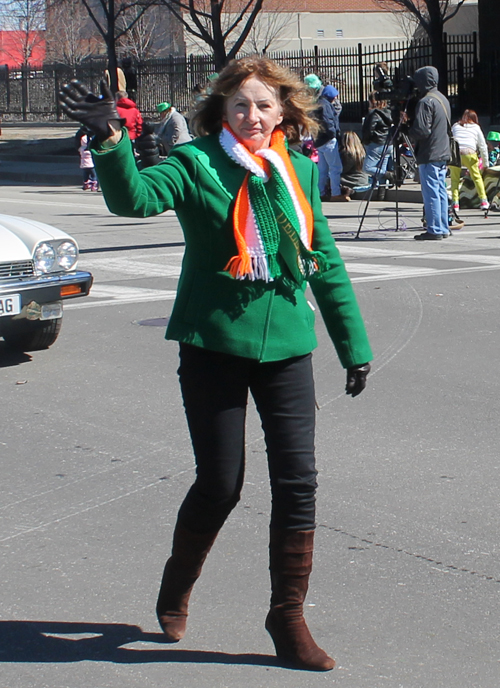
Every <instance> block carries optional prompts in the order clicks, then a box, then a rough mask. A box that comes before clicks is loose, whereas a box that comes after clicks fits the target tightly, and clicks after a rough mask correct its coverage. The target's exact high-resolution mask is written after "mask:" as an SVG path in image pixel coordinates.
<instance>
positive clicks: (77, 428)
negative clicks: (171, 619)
mask: <svg viewBox="0 0 500 688" xmlns="http://www.w3.org/2000/svg"><path fill="white" fill-rule="evenodd" d="M325 210H326V213H327V215H328V217H329V220H330V224H331V229H332V232H333V233H334V236H335V237H336V238H337V240H338V245H339V248H340V251H341V253H342V254H343V256H344V258H345V260H346V262H347V266H348V269H349V272H350V274H351V276H352V278H353V280H354V282H355V289H356V292H357V295H358V298H359V301H360V305H361V308H362V311H363V313H364V315H365V318H366V323H367V327H368V330H369V333H370V336H371V340H372V344H373V348H374V351H375V361H374V364H373V374H372V375H371V377H370V384H369V388H368V389H367V390H366V391H365V392H364V393H363V394H362V395H361V396H360V397H358V398H357V399H351V398H347V397H345V395H344V394H343V386H344V373H343V371H342V370H341V369H340V366H339V364H338V361H337V359H336V355H335V353H334V350H333V347H332V345H331V343H330V342H329V340H328V338H327V335H326V332H325V329H324V327H323V325H322V324H321V322H319V321H318V328H317V329H318V334H319V340H320V345H319V347H318V349H317V351H316V352H315V356H314V361H315V370H316V380H317V401H318V404H319V407H320V410H319V411H318V436H317V457H318V468H319V471H320V475H319V484H320V490H319V496H318V532H317V552H316V558H315V570H314V573H313V576H312V579H311V589H310V593H309V596H308V599H307V604H308V606H307V607H306V614H307V619H308V622H309V625H310V627H311V630H312V631H313V633H314V635H315V638H316V639H317V641H318V642H319V643H320V644H321V645H322V646H323V647H324V648H325V649H326V650H327V651H329V652H330V653H331V654H332V655H333V656H334V657H335V658H336V660H337V662H338V667H337V668H336V669H334V671H333V672H330V673H328V674H312V673H307V672H301V671H293V670H290V669H285V668H282V667H280V666H279V665H278V664H277V662H276V660H275V658H274V656H273V648H272V643H271V641H270V639H269V637H268V636H267V634H266V632H265V631H264V628H263V622H264V618H265V614H266V609H267V604H268V598H269V584H268V572H267V527H268V514H269V490H268V486H267V483H268V481H267V475H266V464H265V452H264V445H263V440H262V433H261V430H260V427H259V422H258V418H257V416H256V414H255V411H254V410H253V409H251V410H250V413H249V419H248V447H247V456H248V466H247V474H246V482H245V487H244V492H243V498H242V500H241V503H240V504H239V505H238V507H237V508H236V509H235V511H234V512H233V514H232V515H231V517H230V519H229V521H228V523H227V524H226V526H225V527H224V529H223V531H222V533H221V535H220V537H219V539H218V540H217V542H216V545H215V547H214V549H213V551H212V553H211V554H210V556H209V558H208V560H207V563H206V566H205V570H204V572H203V576H202V578H201V579H200V581H199V582H198V584H197V586H196V588H195V592H194V594H193V598H192V604H191V614H190V617H189V624H188V634H187V636H186V638H185V639H184V640H183V641H182V642H181V643H179V644H178V645H174V646H171V645H165V644H162V636H161V634H160V633H159V632H158V631H159V629H158V627H157V623H156V619H155V615H154V605H155V600H156V593H157V586H158V582H159V578H160V576H161V571H162V567H163V563H164V560H165V558H166V556H167V553H168V548H169V544H170V536H171V531H172V526H173V523H174V521H175V516H176V511H177V508H178V505H179V503H180V501H181V499H182V497H183V495H184V493H185V491H186V490H187V488H188V486H189V484H190V482H191V480H192V477H193V467H192V454H191V447H190V442H189V437H188V433H187V429H186V424H185V420H184V415H183V410H182V404H181V401H180V396H179V391H178V386H177V380H176V361H177V347H176V344H175V343H174V342H165V340H164V338H163V335H164V323H165V319H166V318H167V317H168V315H169V313H170V310H171V307H172V303H173V296H174V292H175V288H176V283H177V279H178V275H179V269H180V261H181V258H182V251H183V244H182V234H181V232H180V229H179V226H178V224H177V221H176V219H175V216H174V215H173V214H171V213H167V214H166V215H165V216H162V217H160V218H152V219H146V220H140V221H134V220H130V219H125V218H116V217H113V216H111V215H110V214H109V213H108V212H107V211H106V209H105V207H104V203H103V199H102V197H101V196H100V194H91V193H90V192H86V193H84V192H81V191H75V190H71V189H69V188H64V187H60V188H48V187H45V188H43V187H34V186H15V187H14V186H6V185H3V186H0V211H1V212H3V213H8V214H18V215H21V216H23V217H27V218H36V219H38V220H41V221H44V222H49V223H52V224H54V225H56V226H58V227H60V228H62V229H64V230H66V231H68V232H70V233H71V234H72V235H73V236H75V237H76V238H77V240H78V241H79V243H80V247H81V250H82V255H81V261H80V267H82V268H84V269H90V270H91V271H92V272H93V273H94V275H95V286H94V288H93V290H92V292H91V295H90V296H89V297H88V298H86V299H82V300H79V301H74V302H73V303H71V304H69V305H68V307H67V308H66V310H65V316H64V324H63V328H62V331H61V335H60V337H59V339H58V341H57V342H56V343H55V344H54V346H53V347H52V348H51V349H49V350H47V351H41V352H33V353H31V354H21V355H19V356H16V357H12V356H7V354H6V351H5V349H4V348H3V344H2V343H0V398H1V399H2V407H1V408H2V413H1V420H0V455H1V466H2V497H1V502H0V513H1V517H2V520H1V526H0V541H1V545H2V552H1V556H2V558H1V578H0V579H1V581H2V595H1V597H0V618H1V621H0V661H1V662H2V665H1V668H0V687H1V688H94V687H95V688H108V687H109V688H123V687H125V688H139V687H140V688H144V686H148V688H160V687H162V688H166V687H168V688H169V687H172V688H173V687H175V688H188V687H191V686H199V687H200V688H240V687H241V688H243V687H244V688H264V687H265V688H275V687H278V686H279V687H280V688H281V687H284V686H286V687H287V688H299V687H300V688H303V687H304V686H306V687H307V688H309V687H311V688H316V686H323V685H339V686H345V687H346V688H498V685H499V676H500V647H499V637H500V633H499V593H500V548H499V544H498V532H499V526H500V522H499V521H500V512H499V509H498V505H499V502H500V477H499V450H498V447H499V441H498V440H499V422H498V418H499V415H500V395H499V384H500V383H499V372H498V371H499V370H500V347H499V325H498V322H499V313H500V289H499V282H500V218H497V217H495V216H493V215H492V216H491V217H490V219H488V220H487V221H485V220H483V219H482V218H481V216H480V214H479V212H478V211H468V212H466V213H464V216H465V219H466V220H467V226H466V228H464V229H463V230H462V231H460V232H457V233H455V235H454V236H453V237H451V238H450V239H448V240H446V241H442V242H435V243H432V244H429V243H423V244H421V243H417V242H415V241H413V239H412V237H413V234H414V232H413V231H411V230H412V228H413V229H415V228H416V227H418V226H419V208H418V207H417V206H411V205H405V206H403V207H402V209H401V218H400V220H401V226H403V227H404V228H406V230H405V231H399V232H394V231H391V227H394V211H393V207H392V206H388V205H386V204H381V203H374V204H372V206H370V209H369V212H368V216H367V221H366V224H365V230H366V231H364V232H363V233H362V234H361V238H360V240H358V241H357V240H355V238H354V235H355V232H356V229H357V216H358V214H359V212H360V210H361V209H360V207H359V204H356V203H354V202H353V203H350V204H329V205H325Z"/></svg>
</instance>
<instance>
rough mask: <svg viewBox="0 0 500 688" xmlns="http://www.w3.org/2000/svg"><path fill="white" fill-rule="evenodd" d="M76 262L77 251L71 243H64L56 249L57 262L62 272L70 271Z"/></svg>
mask: <svg viewBox="0 0 500 688" xmlns="http://www.w3.org/2000/svg"><path fill="white" fill-rule="evenodd" d="M77 260H78V249H77V247H76V244H74V243H73V242H72V241H64V242H63V243H62V244H60V245H59V246H58V247H57V262H58V264H59V267H61V268H62V269H63V270H71V269H72V268H74V267H75V265H76V262H77Z"/></svg>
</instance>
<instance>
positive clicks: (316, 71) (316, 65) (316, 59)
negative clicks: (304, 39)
mask: <svg viewBox="0 0 500 688" xmlns="http://www.w3.org/2000/svg"><path fill="white" fill-rule="evenodd" d="M318 70H319V52H318V46H317V45H315V46H314V73H315V74H317V73H318Z"/></svg>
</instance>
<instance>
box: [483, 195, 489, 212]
mask: <svg viewBox="0 0 500 688" xmlns="http://www.w3.org/2000/svg"><path fill="white" fill-rule="evenodd" d="M489 207H490V204H489V203H488V201H487V200H486V198H484V199H483V200H482V201H481V210H488V208H489Z"/></svg>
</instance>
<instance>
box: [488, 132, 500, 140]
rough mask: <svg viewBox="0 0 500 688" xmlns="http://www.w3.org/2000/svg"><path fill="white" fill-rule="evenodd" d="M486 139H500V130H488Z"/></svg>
mask: <svg viewBox="0 0 500 688" xmlns="http://www.w3.org/2000/svg"><path fill="white" fill-rule="evenodd" d="M486 139H487V140H488V141H500V132H498V131H490V132H489V134H488V136H487V137H486Z"/></svg>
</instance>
